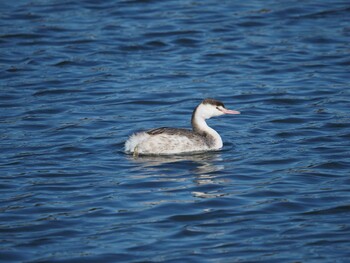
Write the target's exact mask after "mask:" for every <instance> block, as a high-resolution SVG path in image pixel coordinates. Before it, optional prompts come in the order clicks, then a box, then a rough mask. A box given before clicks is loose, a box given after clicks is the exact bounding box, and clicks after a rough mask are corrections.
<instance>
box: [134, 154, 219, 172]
mask: <svg viewBox="0 0 350 263" xmlns="http://www.w3.org/2000/svg"><path fill="white" fill-rule="evenodd" d="M128 159H129V160H131V161H133V162H136V163H139V164H141V165H142V166H143V167H144V168H152V169H154V168H159V169H162V168H165V167H169V165H170V167H174V169H176V167H181V166H184V167H188V166H190V167H191V168H192V171H193V172H194V173H195V174H198V175H203V174H209V173H215V172H218V171H221V170H223V169H224V168H225V167H224V165H222V164H219V163H220V162H221V161H222V156H221V154H220V153H219V152H208V153H197V154H193V155H168V156H161V155H159V156H155V155H151V156H145V155H140V156H138V157H132V156H130V155H129V156H128Z"/></svg>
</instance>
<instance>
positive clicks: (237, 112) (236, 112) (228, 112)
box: [221, 109, 241, 114]
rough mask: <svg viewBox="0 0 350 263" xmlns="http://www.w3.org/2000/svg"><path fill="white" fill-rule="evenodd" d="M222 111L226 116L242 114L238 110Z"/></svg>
mask: <svg viewBox="0 0 350 263" xmlns="http://www.w3.org/2000/svg"><path fill="white" fill-rule="evenodd" d="M221 111H222V112H223V113H225V114H241V113H240V112H239V111H236V110H228V109H222V110H221Z"/></svg>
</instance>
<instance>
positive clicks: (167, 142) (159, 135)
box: [125, 99, 240, 156]
mask: <svg viewBox="0 0 350 263" xmlns="http://www.w3.org/2000/svg"><path fill="white" fill-rule="evenodd" d="M223 114H240V112H239V111H233V110H227V109H226V108H225V106H224V104H223V103H222V102H220V101H217V100H214V99H205V100H203V101H202V102H201V103H200V104H199V105H198V106H197V107H196V108H195V109H194V111H193V113H192V119H191V124H192V130H188V129H182V128H168V127H161V128H156V129H152V130H148V131H144V132H138V133H135V134H133V135H132V136H130V138H129V139H128V140H127V141H126V142H125V152H126V153H130V154H134V156H137V155H139V154H143V155H169V154H182V153H193V152H203V151H213V150H219V149H221V148H222V146H223V143H222V139H221V137H220V135H219V134H218V133H217V132H216V131H215V130H214V129H212V128H211V127H209V126H208V125H207V123H206V121H205V120H206V119H209V118H211V117H214V116H220V115H223Z"/></svg>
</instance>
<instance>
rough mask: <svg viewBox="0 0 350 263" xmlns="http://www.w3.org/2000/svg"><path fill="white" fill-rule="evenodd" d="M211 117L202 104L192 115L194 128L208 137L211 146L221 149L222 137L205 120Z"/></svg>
mask: <svg viewBox="0 0 350 263" xmlns="http://www.w3.org/2000/svg"><path fill="white" fill-rule="evenodd" d="M209 118H210V116H208V113H207V112H206V109H205V107H203V105H202V104H200V105H199V106H198V107H197V108H196V109H195V110H194V112H193V115H192V129H193V131H195V132H197V133H199V134H201V135H203V136H205V137H206V138H207V141H208V144H209V146H210V148H213V149H220V148H222V146H223V143H222V139H221V137H220V135H219V134H218V133H217V132H216V131H215V130H214V129H213V128H210V127H209V126H208V124H207V122H206V121H205V120H206V119H209Z"/></svg>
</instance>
